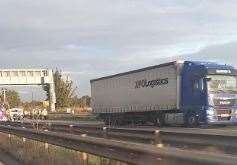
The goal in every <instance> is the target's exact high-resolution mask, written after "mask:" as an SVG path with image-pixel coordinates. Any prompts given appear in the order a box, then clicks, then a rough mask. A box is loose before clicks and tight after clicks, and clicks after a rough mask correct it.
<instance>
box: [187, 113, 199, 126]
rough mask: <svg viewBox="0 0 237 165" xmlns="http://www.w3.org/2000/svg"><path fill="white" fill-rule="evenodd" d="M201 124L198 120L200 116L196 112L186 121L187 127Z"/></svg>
mask: <svg viewBox="0 0 237 165" xmlns="http://www.w3.org/2000/svg"><path fill="white" fill-rule="evenodd" d="M198 124H199V122H198V117H197V116H196V114H195V113H193V114H191V115H190V116H189V117H188V118H187V121H186V126H187V127H197V126H198Z"/></svg>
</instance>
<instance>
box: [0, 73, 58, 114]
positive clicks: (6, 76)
mask: <svg viewBox="0 0 237 165" xmlns="http://www.w3.org/2000/svg"><path fill="white" fill-rule="evenodd" d="M0 85H9V86H11V85H29V86H31V85H49V95H50V98H49V103H50V109H51V111H55V103H56V96H55V87H54V79H53V71H52V70H51V69H0Z"/></svg>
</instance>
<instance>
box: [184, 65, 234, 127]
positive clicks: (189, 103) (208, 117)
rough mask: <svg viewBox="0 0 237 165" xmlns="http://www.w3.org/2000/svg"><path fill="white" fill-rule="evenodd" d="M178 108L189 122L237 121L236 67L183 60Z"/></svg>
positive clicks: (215, 122) (190, 123)
mask: <svg viewBox="0 0 237 165" xmlns="http://www.w3.org/2000/svg"><path fill="white" fill-rule="evenodd" d="M181 77H182V83H181V89H182V90H181V91H182V92H181V109H182V111H183V114H184V121H185V123H186V124H188V125H195V124H200V123H205V124H233V123H237V70H236V69H235V68H234V67H232V66H228V65H220V64H217V63H210V62H191V61H185V62H184V64H183V67H182V71H181Z"/></svg>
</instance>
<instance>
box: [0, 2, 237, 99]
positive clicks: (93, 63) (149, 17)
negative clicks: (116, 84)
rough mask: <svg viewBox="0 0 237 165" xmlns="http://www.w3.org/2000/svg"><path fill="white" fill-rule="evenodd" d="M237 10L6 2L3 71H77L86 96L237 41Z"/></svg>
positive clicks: (0, 29)
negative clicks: (107, 82) (102, 79)
mask: <svg viewBox="0 0 237 165" xmlns="http://www.w3.org/2000/svg"><path fill="white" fill-rule="evenodd" d="M236 7H237V4H236V3H235V1H228V2H227V1H224V0H210V1H206V0H201V1H200V0H190V1H186V0H183V1H182V0H181V1H180V0H148V1H147V0H139V1H138V0H116V1H113V2H111V0H100V1H98V0H77V1H75V0H50V1H48V0H41V1H35V0H21V1H19V0H11V1H9V0H0V36H1V37H0V57H1V64H0V66H1V67H2V68H32V67H33V68H34V67H36V68H39V67H42V68H54V69H55V68H59V69H61V70H63V71H69V72H70V73H72V74H71V76H72V78H73V79H74V80H75V84H76V85H77V86H78V87H79V90H80V94H81V95H84V94H88V93H90V87H89V86H90V85H89V79H91V78H95V77H99V76H103V75H108V74H113V73H118V72H123V71H127V70H131V69H135V68H139V67H143V66H148V65H152V64H156V63H160V62H162V61H163V60H162V59H163V58H169V59H173V58H175V57H177V56H180V55H182V54H193V53H194V54H195V52H200V51H202V50H205V49H206V48H207V47H210V46H212V45H221V44H227V43H230V42H233V43H234V42H236V41H237V30H236V29H237V22H236V21H235V20H236V19H237V11H236ZM223 50H225V48H224V47H223ZM207 51H209V50H207ZM219 52H222V54H220V56H219V58H220V59H221V58H223V57H225V52H224V51H219ZM216 53H218V52H216ZM207 54H208V53H207ZM190 56H191V55H190ZM201 57H202V56H201ZM203 58H204V59H205V57H203Z"/></svg>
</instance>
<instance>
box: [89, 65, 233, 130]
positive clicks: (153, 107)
mask: <svg viewBox="0 0 237 165" xmlns="http://www.w3.org/2000/svg"><path fill="white" fill-rule="evenodd" d="M91 96H92V109H93V112H94V113H95V114H98V115H99V117H101V118H102V119H103V120H104V121H105V123H106V124H124V123H129V122H130V123H131V122H152V123H154V124H156V125H163V124H178V125H186V126H190V127H195V126H198V125H199V124H232V123H237V70H236V69H235V68H234V67H232V66H228V65H220V64H217V63H210V62H193V61H183V62H179V61H175V62H170V63H165V64H160V65H156V66H151V67H147V68H143V69H138V70H134V71H130V72H126V73H120V74H116V75H112V76H107V77H102V78H98V79H94V80H91Z"/></svg>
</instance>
